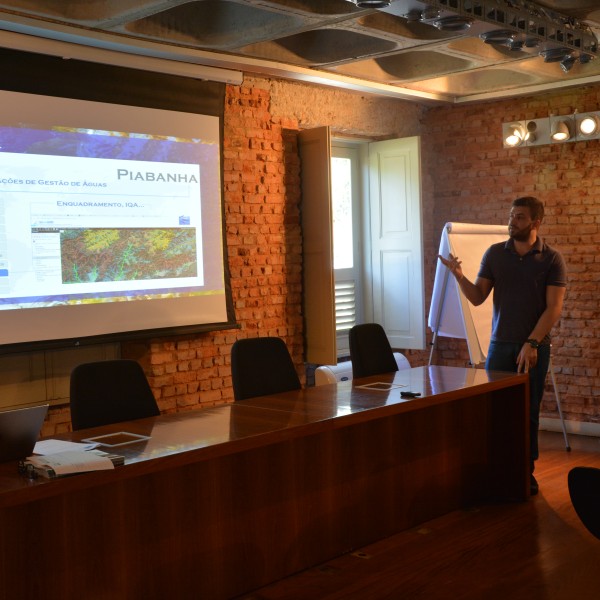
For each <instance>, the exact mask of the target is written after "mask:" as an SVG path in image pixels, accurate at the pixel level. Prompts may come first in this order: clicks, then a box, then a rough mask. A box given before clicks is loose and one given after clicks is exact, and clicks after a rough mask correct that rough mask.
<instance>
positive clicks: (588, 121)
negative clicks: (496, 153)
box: [502, 111, 600, 148]
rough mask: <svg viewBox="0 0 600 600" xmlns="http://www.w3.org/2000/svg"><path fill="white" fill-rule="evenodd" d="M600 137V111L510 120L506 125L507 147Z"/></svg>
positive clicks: (504, 141) (504, 133) (504, 140)
mask: <svg viewBox="0 0 600 600" xmlns="http://www.w3.org/2000/svg"><path fill="white" fill-rule="evenodd" d="M598 138H600V111H597V112H590V113H575V114H573V115H565V116H550V117H546V118H543V119H530V120H525V121H510V122H508V123H504V124H503V125H502V142H503V145H504V147H505V148H516V147H519V146H542V145H545V144H562V143H565V142H577V141H582V140H585V141H587V140H593V139H598Z"/></svg>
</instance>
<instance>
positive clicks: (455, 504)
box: [0, 366, 529, 600]
mask: <svg viewBox="0 0 600 600" xmlns="http://www.w3.org/2000/svg"><path fill="white" fill-rule="evenodd" d="M368 382H371V383H376V382H385V383H392V384H393V385H394V386H403V387H392V388H391V389H389V390H387V391H381V390H372V389H366V388H364V387H360V385H361V384H365V383H368ZM402 390H410V391H413V392H420V393H421V394H422V396H421V397H419V398H415V399H409V400H404V399H401V397H400V391H402ZM120 431H126V432H131V433H136V434H141V435H147V436H149V437H150V439H149V440H147V441H143V442H136V443H133V444H130V445H125V446H121V447H119V448H116V449H112V451H114V452H117V451H118V453H119V454H123V455H124V456H125V457H126V464H125V466H122V467H118V468H116V469H114V470H111V471H101V472H95V473H86V474H80V475H74V476H70V477H65V478H61V479H54V480H46V479H37V480H35V481H29V480H27V479H26V478H24V477H23V476H20V475H18V474H17V472H16V465H15V464H14V463H4V464H2V465H0V539H1V550H0V569H1V572H0V598H7V599H12V598H15V599H16V598H19V599H20V600H23V599H28V598H36V599H37V598H45V599H47V600H52V599H54V598H61V599H70V598H77V599H78V600H80V599H81V598H85V599H86V600H95V599H108V598H110V599H111V600H112V599H122V598H123V599H124V598H127V599H130V598H136V599H137V598H143V599H145V600H147V599H153V598H157V599H159V598H160V599H162V598H176V599H178V600H180V599H187V598H194V599H202V600H205V599H212V598H230V597H233V596H236V595H239V594H242V593H245V592H247V591H250V590H252V589H256V588H258V587H261V586H263V585H265V584H267V583H270V582H273V581H276V580H278V579H281V578H283V577H285V576H287V575H289V574H291V573H293V572H296V571H299V570H302V569H305V568H307V567H310V566H313V565H315V564H319V563H322V562H325V561H327V560H329V559H331V558H332V557H334V556H338V555H340V554H342V553H345V552H348V551H351V550H353V549H356V548H359V547H361V546H364V545H366V544H369V543H371V542H373V541H376V540H378V539H382V538H384V537H386V536H389V535H391V534H393V533H396V532H398V531H401V530H404V529H407V528H410V527H413V526H415V525H417V524H419V523H422V522H424V521H427V520H429V519H431V518H433V517H436V516H439V515H441V514H444V513H447V512H450V511H453V510H455V509H458V508H460V507H464V506H468V505H472V504H474V503H480V502H486V501H513V500H526V499H527V497H528V494H529V472H528V464H529V456H528V453H529V444H528V436H529V433H528V431H529V429H528V379H527V376H525V375H516V374H509V373H487V372H486V371H484V370H480V369H463V368H456V367H437V366H433V367H418V368H414V369H409V370H406V371H399V372H398V373H391V374H389V375H384V376H377V377H374V378H369V379H362V380H355V381H354V382H344V383H340V384H338V385H337V386H336V385H324V386H320V387H315V388H308V389H305V390H301V391H297V392H288V393H285V394H277V395H273V396H265V397H261V398H255V399H252V400H245V401H242V402H237V403H234V404H229V405H225V406H219V407H215V408H209V409H202V410H195V411H191V412H184V413H177V414H169V415H162V416H159V417H155V418H150V419H140V420H138V421H130V422H126V423H119V424H117V425H113V426H106V427H102V428H97V429H88V430H83V431H78V432H74V433H71V434H68V435H64V436H61V438H62V439H67V440H73V441H78V440H81V439H84V438H87V437H90V436H93V435H100V434H106V433H110V432H120Z"/></svg>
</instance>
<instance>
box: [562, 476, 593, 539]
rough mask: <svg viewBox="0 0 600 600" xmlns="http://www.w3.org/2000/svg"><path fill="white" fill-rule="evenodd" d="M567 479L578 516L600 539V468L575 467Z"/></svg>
mask: <svg viewBox="0 0 600 600" xmlns="http://www.w3.org/2000/svg"><path fill="white" fill-rule="evenodd" d="M567 479H568V484H569V495H570V496H571V502H572V503H573V508H574V509H575V512H576V513H577V516H578V517H579V518H580V519H581V522H582V523H583V524H584V525H585V526H586V528H587V530H588V531H589V532H590V533H591V534H592V535H595V536H596V537H597V538H598V539H600V469H596V468H594V467H573V468H572V469H571V470H570V471H569V475H568V478H567Z"/></svg>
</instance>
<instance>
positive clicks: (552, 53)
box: [540, 48, 571, 63]
mask: <svg viewBox="0 0 600 600" xmlns="http://www.w3.org/2000/svg"><path fill="white" fill-rule="evenodd" d="M570 55H571V51H570V50H569V49H568V48H550V49H549V50H543V51H542V52H540V56H541V57H542V58H543V59H544V62H546V63H550V62H560V61H562V60H563V59H565V58H567V56H570Z"/></svg>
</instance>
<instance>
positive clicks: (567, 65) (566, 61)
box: [560, 54, 575, 73]
mask: <svg viewBox="0 0 600 600" xmlns="http://www.w3.org/2000/svg"><path fill="white" fill-rule="evenodd" d="M574 64H575V57H574V56H573V55H572V54H568V55H567V56H565V57H564V58H563V59H562V60H561V61H560V68H561V69H562V70H563V72H565V73H568V72H569V71H570V70H571V69H572V68H573V65H574Z"/></svg>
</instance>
